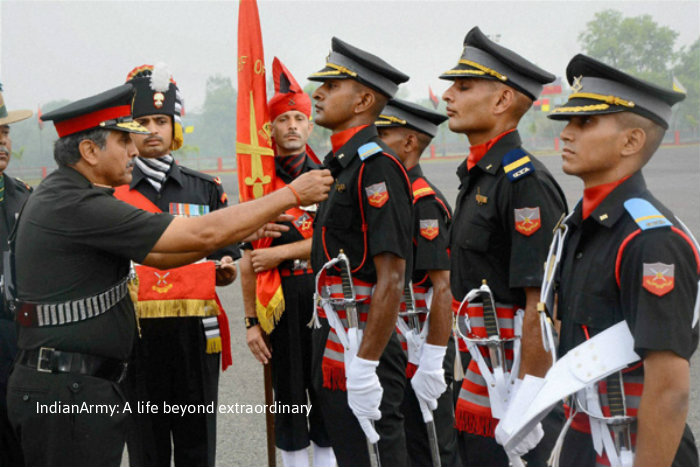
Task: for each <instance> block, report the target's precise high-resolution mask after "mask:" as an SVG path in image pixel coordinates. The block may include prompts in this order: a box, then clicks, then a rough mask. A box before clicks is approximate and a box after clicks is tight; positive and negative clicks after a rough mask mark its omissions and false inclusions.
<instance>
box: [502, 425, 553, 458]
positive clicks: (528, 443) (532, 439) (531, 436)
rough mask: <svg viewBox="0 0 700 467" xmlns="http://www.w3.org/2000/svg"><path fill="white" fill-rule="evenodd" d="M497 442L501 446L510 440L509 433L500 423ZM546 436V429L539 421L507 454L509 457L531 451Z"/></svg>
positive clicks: (519, 455)
mask: <svg viewBox="0 0 700 467" xmlns="http://www.w3.org/2000/svg"><path fill="white" fill-rule="evenodd" d="M494 434H495V437H496V442H497V443H498V444H500V445H501V446H503V445H504V443H505V442H506V441H508V434H507V433H506V432H505V431H504V430H503V428H502V427H501V424H500V423H499V424H498V426H497V427H496V431H495V433H494ZM542 437H544V430H543V429H542V424H541V423H538V424H537V425H536V426H535V428H534V429H533V430H532V431H531V432H530V433H528V434H527V436H525V438H523V440H522V441H520V443H518V444H517V445H516V446H514V447H513V448H512V449H509V450H508V451H507V452H506V454H508V457H509V458H511V457H521V456H524V455H525V454H527V453H528V452H530V451H531V450H532V449H534V448H535V446H537V445H538V444H539V443H540V441H541V440H542Z"/></svg>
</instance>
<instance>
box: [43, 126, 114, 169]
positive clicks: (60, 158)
mask: <svg viewBox="0 0 700 467" xmlns="http://www.w3.org/2000/svg"><path fill="white" fill-rule="evenodd" d="M110 131H112V130H108V129H105V128H92V129H90V130H85V131H81V132H78V133H73V134H72V135H68V136H64V137H63V138H59V139H57V140H56V142H55V143H54V145H53V158H54V160H55V161H56V164H58V165H59V167H61V166H69V165H73V164H75V163H77V162H78V161H79V160H80V150H79V149H78V146H79V145H80V143H81V142H82V141H85V140H86V139H89V140H90V141H92V142H93V143H95V144H96V145H98V146H99V147H100V149H104V148H105V146H106V145H107V136H108V135H109V133H110Z"/></svg>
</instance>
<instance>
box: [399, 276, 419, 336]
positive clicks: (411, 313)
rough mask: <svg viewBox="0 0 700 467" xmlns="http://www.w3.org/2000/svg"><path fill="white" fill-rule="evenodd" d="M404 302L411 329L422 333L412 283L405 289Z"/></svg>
mask: <svg viewBox="0 0 700 467" xmlns="http://www.w3.org/2000/svg"><path fill="white" fill-rule="evenodd" d="M403 301H404V303H405V304H406V317H407V318H408V325H409V327H410V328H411V329H413V330H414V331H416V332H420V320H419V319H418V313H417V312H416V305H415V299H414V297H413V284H412V283H411V282H410V281H409V283H408V284H407V285H406V287H404V289H403Z"/></svg>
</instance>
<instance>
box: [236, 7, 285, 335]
mask: <svg viewBox="0 0 700 467" xmlns="http://www.w3.org/2000/svg"><path fill="white" fill-rule="evenodd" d="M265 85H266V83H265V57H264V54H263V43H262V34H261V32H260V18H259V16H258V5H257V2H256V1H255V0H241V2H240V4H239V8H238V103H237V111H236V156H237V165H238V196H239V199H240V201H241V202H244V201H248V200H251V199H255V198H260V197H261V196H263V195H266V194H268V193H270V192H272V191H274V190H275V189H276V188H277V187H278V183H277V179H276V177H275V157H274V156H275V153H274V151H273V150H272V126H271V125H270V117H269V113H268V109H267V95H266V92H265ZM271 242H272V239H270V238H263V239H260V240H258V241H256V242H254V244H253V246H254V247H255V248H265V247H267V246H269V245H270V243H271ZM256 295H257V296H256V310H257V313H258V319H259V320H260V324H261V325H262V327H263V329H265V330H266V331H267V332H270V331H272V328H273V327H274V323H275V321H276V320H278V319H279V318H280V317H281V315H282V311H284V295H283V294H282V282H281V279H280V276H279V272H278V271H277V269H276V268H275V269H271V270H269V271H266V272H264V273H261V274H258V276H257V286H256Z"/></svg>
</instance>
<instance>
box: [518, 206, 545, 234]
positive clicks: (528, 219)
mask: <svg viewBox="0 0 700 467" xmlns="http://www.w3.org/2000/svg"><path fill="white" fill-rule="evenodd" d="M514 214H515V230H517V231H518V232H520V233H521V234H523V235H525V236H526V237H529V236H530V235H532V234H534V233H535V232H537V231H538V230H540V227H542V219H541V218H540V208H539V206H538V207H536V208H521V209H515V210H514Z"/></svg>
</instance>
